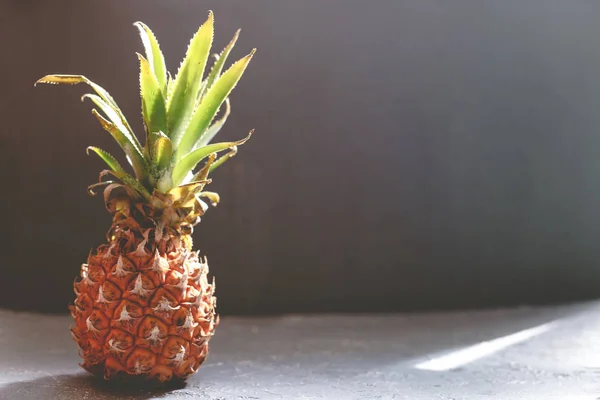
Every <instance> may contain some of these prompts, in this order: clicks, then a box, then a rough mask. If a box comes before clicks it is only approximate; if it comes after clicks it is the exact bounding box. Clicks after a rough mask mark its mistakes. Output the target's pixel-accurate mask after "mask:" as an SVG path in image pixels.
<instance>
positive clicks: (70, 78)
mask: <svg viewBox="0 0 600 400" xmlns="http://www.w3.org/2000/svg"><path fill="white" fill-rule="evenodd" d="M38 83H49V84H52V85H56V84H67V85H77V84H79V83H87V84H88V85H89V86H91V88H92V89H94V91H95V92H96V93H97V94H98V95H99V96H100V97H101V98H102V100H104V102H106V103H107V104H108V105H110V108H112V110H113V111H114V113H115V114H116V115H117V116H118V120H120V121H121V122H120V124H121V125H122V126H123V127H125V130H126V131H127V132H128V134H129V135H131V137H132V140H134V141H135V142H137V145H138V147H139V148H140V149H141V147H142V146H141V145H140V143H139V141H138V140H137V138H136V137H135V135H134V134H133V130H132V129H131V126H129V123H128V122H127V119H125V115H123V112H122V111H121V109H120V108H119V106H118V105H117V103H116V102H115V100H114V99H113V98H112V96H111V95H110V94H109V93H108V92H107V91H106V90H105V89H104V88H103V87H102V86H100V85H98V84H96V83H94V82H92V81H91V80H89V79H88V78H86V77H85V76H83V75H46V76H44V77H43V78H41V79H38V81H37V82H36V83H35V84H34V86H35V85H37V84H38ZM84 97H85V96H84ZM103 111H104V110H103ZM107 116H108V117H109V118H110V119H111V120H113V118H112V117H111V116H110V115H108V114H107ZM113 123H114V124H117V123H116V122H115V121H113Z"/></svg>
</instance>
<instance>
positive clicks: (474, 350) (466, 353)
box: [415, 322, 557, 371]
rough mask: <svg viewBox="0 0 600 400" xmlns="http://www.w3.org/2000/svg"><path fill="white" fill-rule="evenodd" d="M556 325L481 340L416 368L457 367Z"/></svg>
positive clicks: (439, 368)
mask: <svg viewBox="0 0 600 400" xmlns="http://www.w3.org/2000/svg"><path fill="white" fill-rule="evenodd" d="M556 325H557V323H556V322H549V323H547V324H544V325H540V326H536V327H534V328H529V329H525V330H523V331H519V332H516V333H513V334H511V335H508V336H503V337H500V338H497V339H493V340H489V341H485V342H481V343H478V344H475V345H473V346H469V347H465V348H464V349H460V350H457V351H454V352H452V353H449V354H445V355H443V356H440V357H435V358H432V359H430V360H427V361H424V362H421V363H418V364H416V365H415V368H417V369H422V370H427V371H448V370H451V369H455V368H458V367H461V366H463V365H466V364H469V363H471V362H473V361H476V360H479V359H480V358H483V357H486V356H489V355H491V354H494V353H497V352H499V351H501V350H504V349H506V348H507V347H510V346H513V345H515V344H517V343H521V342H524V341H526V340H529V339H531V338H533V337H535V336H538V335H541V334H542V333H544V332H548V331H549V330H551V329H553V328H555V327H556Z"/></svg>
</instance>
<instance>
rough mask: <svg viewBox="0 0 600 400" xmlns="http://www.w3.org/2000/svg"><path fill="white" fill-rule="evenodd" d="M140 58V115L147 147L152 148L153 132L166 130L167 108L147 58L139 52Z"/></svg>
mask: <svg viewBox="0 0 600 400" xmlns="http://www.w3.org/2000/svg"><path fill="white" fill-rule="evenodd" d="M138 58H139V59H140V95H141V98H142V116H143V117H144V124H145V125H146V130H147V134H148V144H147V146H148V148H152V147H153V146H154V143H153V142H152V138H153V135H151V133H154V132H167V110H166V106H165V100H164V97H163V94H162V91H161V89H160V86H159V83H158V80H157V79H156V76H155V75H154V72H152V69H151V68H150V64H149V63H148V60H146V59H145V58H144V57H143V56H142V55H141V54H138Z"/></svg>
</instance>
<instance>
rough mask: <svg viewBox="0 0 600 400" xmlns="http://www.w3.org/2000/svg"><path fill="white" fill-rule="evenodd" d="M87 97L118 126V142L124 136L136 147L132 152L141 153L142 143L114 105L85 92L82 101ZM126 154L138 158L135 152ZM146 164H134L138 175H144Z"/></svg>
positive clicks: (125, 139) (133, 158)
mask: <svg viewBox="0 0 600 400" xmlns="http://www.w3.org/2000/svg"><path fill="white" fill-rule="evenodd" d="M85 99H90V100H92V102H93V103H94V104H95V105H96V106H98V108H99V109H100V110H102V112H104V114H105V115H106V116H107V117H108V119H109V121H110V122H111V123H112V124H113V125H114V126H115V127H116V129H118V130H119V132H120V133H119V138H120V139H118V140H117V142H119V140H123V138H124V141H126V142H129V143H130V144H131V147H132V148H133V149H134V151H132V152H135V153H140V154H141V153H142V148H141V146H140V143H139V142H138V140H137V138H136V137H135V136H133V135H132V134H131V133H130V131H129V130H128V129H127V127H126V126H125V125H123V122H122V120H121V119H120V118H119V116H118V114H117V113H116V112H115V110H114V108H113V107H112V106H110V104H108V103H106V102H105V101H104V100H102V98H101V97H100V96H97V95H95V94H84V95H83V96H81V100H82V101H83V100H85ZM101 124H102V122H101ZM102 127H104V124H103V125H102ZM105 129H106V128H105ZM111 134H112V133H111ZM113 137H114V135H113ZM115 139H117V138H116V137H115ZM119 144H121V143H120V142H119ZM121 147H122V148H123V150H124V151H125V148H124V147H123V146H121ZM125 154H127V155H128V156H129V157H131V159H132V160H137V157H135V156H134V155H133V154H129V153H127V151H125ZM142 157H143V156H142ZM144 165H145V162H144V163H140V164H139V165H132V166H133V167H134V170H135V173H136V175H137V176H138V177H140V178H141V177H142V176H143V173H142V168H143V167H144ZM140 174H141V175H140Z"/></svg>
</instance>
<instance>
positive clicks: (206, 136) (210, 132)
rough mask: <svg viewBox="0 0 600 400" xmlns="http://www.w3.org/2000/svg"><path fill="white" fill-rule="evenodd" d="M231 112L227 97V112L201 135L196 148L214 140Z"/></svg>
mask: <svg viewBox="0 0 600 400" xmlns="http://www.w3.org/2000/svg"><path fill="white" fill-rule="evenodd" d="M230 113H231V105H230V104H229V99H228V98H227V99H225V113H224V114H223V116H222V117H221V118H219V119H218V120H216V121H215V122H213V124H212V125H211V126H210V127H209V128H208V129H207V130H206V131H204V133H203V134H202V135H201V136H200V138H199V139H198V141H197V142H196V144H195V145H194V149H197V148H198V147H202V146H206V145H207V144H209V143H210V142H211V140H213V138H214V137H215V136H216V135H217V133H219V131H220V130H221V128H222V127H223V125H225V122H227V117H229V114H230Z"/></svg>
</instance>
